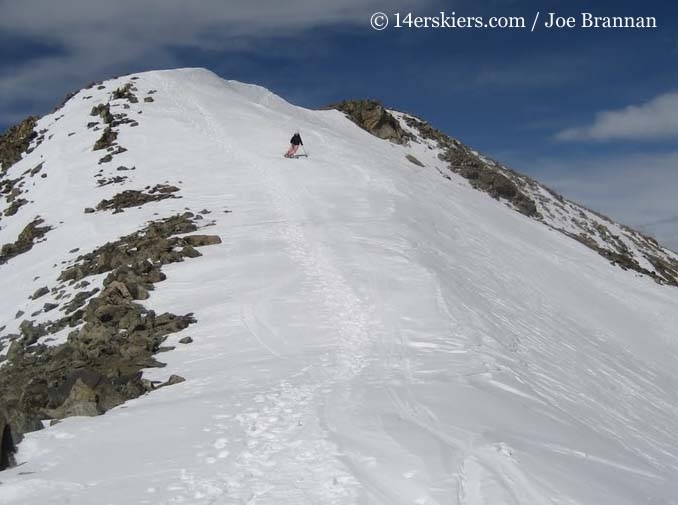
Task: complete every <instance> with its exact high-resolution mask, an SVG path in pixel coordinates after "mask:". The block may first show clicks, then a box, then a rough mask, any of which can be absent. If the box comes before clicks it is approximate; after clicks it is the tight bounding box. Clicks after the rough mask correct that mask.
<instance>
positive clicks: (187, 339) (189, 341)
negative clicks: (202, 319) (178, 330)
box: [179, 337, 193, 344]
mask: <svg viewBox="0 0 678 505" xmlns="http://www.w3.org/2000/svg"><path fill="white" fill-rule="evenodd" d="M179 343H180V344H192V343H193V339H192V338H191V337H184V338H182V339H180V340H179Z"/></svg>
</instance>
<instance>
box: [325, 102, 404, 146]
mask: <svg viewBox="0 0 678 505" xmlns="http://www.w3.org/2000/svg"><path fill="white" fill-rule="evenodd" d="M327 108H328V109H337V110H339V111H341V112H343V113H344V114H346V116H347V117H348V118H349V119H350V120H351V121H353V122H354V123H355V124H357V125H358V126H360V127H361V128H362V129H363V130H366V131H368V132H370V133H371V134H372V135H375V136H376V137H379V138H380V139H385V140H390V141H391V142H395V143H396V144H405V143H407V142H408V141H409V140H412V139H413V137H412V135H410V134H409V133H407V132H406V131H405V130H403V128H402V127H401V126H400V123H399V122H398V120H397V119H396V118H394V117H393V116H392V115H391V114H390V113H389V112H388V111H387V110H386V109H385V108H384V106H383V105H381V104H380V103H379V102H377V101H376V100H344V101H343V102H339V103H336V104H332V105H330V106H328V107H327Z"/></svg>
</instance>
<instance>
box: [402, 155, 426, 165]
mask: <svg viewBox="0 0 678 505" xmlns="http://www.w3.org/2000/svg"><path fill="white" fill-rule="evenodd" d="M405 158H407V160H408V161H409V162H411V163H414V164H415V165H417V166H418V167H423V166H424V164H423V163H422V162H421V161H419V160H418V159H417V158H415V157H414V156H412V155H411V154H407V155H405Z"/></svg>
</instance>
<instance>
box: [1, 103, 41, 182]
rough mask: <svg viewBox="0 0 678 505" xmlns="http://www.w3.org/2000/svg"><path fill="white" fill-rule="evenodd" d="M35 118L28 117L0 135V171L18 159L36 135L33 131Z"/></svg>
mask: <svg viewBox="0 0 678 505" xmlns="http://www.w3.org/2000/svg"><path fill="white" fill-rule="evenodd" d="M37 120H38V118H37V117H34V116H31V117H28V118H26V119H24V120H23V121H22V122H21V123H19V124H18V125H15V126H12V127H11V128H10V129H9V130H7V131H6V132H5V133H4V134H2V135H0V173H1V172H4V171H6V170H7V169H8V168H9V167H11V166H12V165H14V163H16V162H17V161H19V160H20V159H21V156H22V155H23V153H25V152H26V151H27V150H28V147H29V146H30V144H31V141H32V140H34V139H35V138H36V137H37V136H38V133H37V132H36V131H35V124H36V122H37Z"/></svg>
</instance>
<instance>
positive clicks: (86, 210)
mask: <svg viewBox="0 0 678 505" xmlns="http://www.w3.org/2000/svg"><path fill="white" fill-rule="evenodd" d="M94 212H96V211H95V210H94V209H93V208H92V207H85V214H93V213H94Z"/></svg>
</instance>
